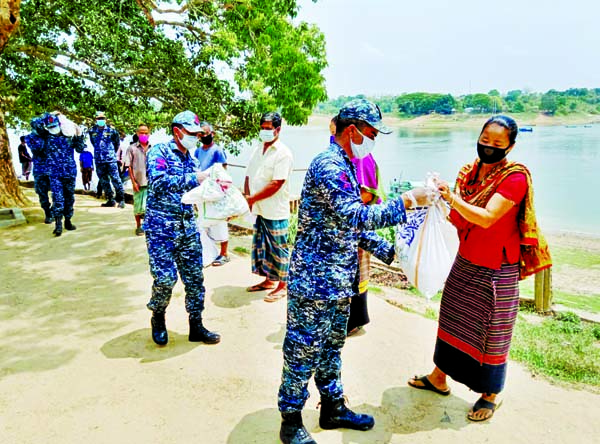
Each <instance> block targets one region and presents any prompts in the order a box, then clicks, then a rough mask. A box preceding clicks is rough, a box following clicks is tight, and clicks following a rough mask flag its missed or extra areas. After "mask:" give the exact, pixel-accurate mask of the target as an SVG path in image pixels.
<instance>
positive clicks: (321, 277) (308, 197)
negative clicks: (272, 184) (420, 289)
mask: <svg viewBox="0 0 600 444" xmlns="http://www.w3.org/2000/svg"><path fill="white" fill-rule="evenodd" d="M380 132H381V133H384V134H387V133H389V130H388V129H387V128H386V127H385V126H384V125H383V123H382V121H381V112H380V110H379V108H378V107H377V106H376V105H375V104H373V103H371V102H369V101H367V100H364V99H357V100H353V101H351V102H349V103H347V104H346V105H344V107H343V108H342V109H341V110H340V112H339V114H338V116H337V126H336V132H335V137H334V140H333V142H332V143H331V144H330V146H329V148H328V149H327V150H325V151H323V152H321V153H320V154H318V155H317V156H316V157H315V158H314V159H313V161H312V163H311V164H310V167H309V169H308V172H307V174H306V177H305V179H304V185H303V189H302V194H301V201H300V207H299V211H298V234H297V238H296V244H295V246H294V249H293V253H292V256H291V261H290V269H289V282H288V309H287V327H286V335H285V340H284V343H283V358H284V365H283V372H282V378H281V386H280V388H279V397H278V406H279V411H280V412H281V415H282V423H281V429H280V439H281V441H282V442H283V443H284V444H314V443H315V441H314V440H313V439H312V437H311V436H310V434H309V433H308V431H307V430H306V428H305V427H304V425H303V423H302V414H301V411H302V408H303V407H304V404H305V402H306V400H307V398H308V390H307V385H308V381H309V379H310V378H311V377H312V375H313V374H314V378H315V383H316V386H317V388H318V389H319V393H320V395H321V411H320V417H319V425H320V426H321V428H323V429H335V428H349V429H355V430H369V429H371V428H372V427H373V425H374V424H375V421H374V419H373V417H372V416H370V415H365V414H357V413H355V412H353V411H352V410H350V409H348V407H347V406H346V405H345V402H344V392H343V387H342V383H341V380H340V374H341V365H342V362H341V357H340V354H341V350H342V347H343V346H344V342H345V339H346V325H347V323H348V316H349V313H350V300H351V297H352V296H353V289H352V285H351V283H352V282H353V280H354V278H355V276H356V272H357V265H358V247H359V246H360V247H361V248H363V249H365V250H367V251H369V252H371V253H373V254H374V255H375V256H376V257H378V258H379V259H381V260H382V261H384V262H386V263H391V262H392V260H393V258H394V254H395V252H394V247H393V246H392V245H391V244H389V243H388V242H386V241H385V240H383V239H382V238H380V237H379V236H377V235H376V234H375V233H374V232H373V231H372V230H375V229H377V228H382V227H386V226H392V225H396V224H398V223H402V222H404V221H405V220H406V213H405V208H406V207H408V206H409V205H411V202H412V200H411V199H410V198H409V196H405V195H403V196H400V197H398V198H395V199H390V200H389V201H387V202H385V203H382V204H380V205H372V206H369V205H364V204H363V202H362V200H361V197H360V185H359V183H358V180H357V178H356V172H355V168H354V166H353V164H352V162H351V159H352V158H354V157H357V158H362V157H365V156H367V155H368V154H369V153H371V152H372V150H373V148H374V145H375V140H376V138H377V136H378V134H379V133H380ZM412 193H413V195H414V199H415V200H416V202H417V203H418V204H425V203H426V202H427V199H428V194H427V192H426V190H424V189H417V190H413V191H412ZM411 197H413V196H411Z"/></svg>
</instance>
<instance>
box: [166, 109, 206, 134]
mask: <svg viewBox="0 0 600 444" xmlns="http://www.w3.org/2000/svg"><path fill="white" fill-rule="evenodd" d="M173 123H178V124H180V125H183V127H184V128H185V129H186V130H188V131H189V132H190V133H199V132H201V131H202V126H200V119H199V118H198V116H197V115H196V114H194V113H193V112H191V111H183V112H181V113H179V114H177V115H176V116H175V117H173Z"/></svg>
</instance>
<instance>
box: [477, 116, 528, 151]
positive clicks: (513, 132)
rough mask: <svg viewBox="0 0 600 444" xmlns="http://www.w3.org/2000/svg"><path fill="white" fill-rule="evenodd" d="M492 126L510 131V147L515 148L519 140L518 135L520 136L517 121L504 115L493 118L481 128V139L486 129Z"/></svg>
mask: <svg viewBox="0 0 600 444" xmlns="http://www.w3.org/2000/svg"><path fill="white" fill-rule="evenodd" d="M492 124H496V125H499V126H501V127H502V128H506V129H507V130H508V131H509V133H508V141H509V145H508V146H513V144H514V143H515V141H516V140H517V134H519V127H518V126H517V122H515V119H513V118H512V117H508V116H504V115H502V114H498V115H497V116H492V117H490V118H489V119H488V120H487V122H485V123H484V124H483V128H481V133H479V137H481V135H482V134H483V132H484V131H485V129H486V128H487V127H488V126H490V125H492Z"/></svg>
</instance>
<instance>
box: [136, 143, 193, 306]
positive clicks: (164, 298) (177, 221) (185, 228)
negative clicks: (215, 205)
mask: <svg viewBox="0 0 600 444" xmlns="http://www.w3.org/2000/svg"><path fill="white" fill-rule="evenodd" d="M147 164H148V199H147V203H146V216H145V219H144V231H145V232H146V245H147V247H148V256H149V262H150V273H151V274H152V277H153V278H154V282H153V284H152V295H151V297H150V301H149V302H148V304H147V307H148V308H149V309H150V310H152V311H157V312H164V311H165V310H166V308H167V306H168V305H169V301H170V299H171V294H172V291H173V287H174V286H175V283H176V282H177V272H178V271H179V275H180V276H181V280H182V281H183V283H184V285H185V308H186V310H187V312H188V313H190V314H191V313H201V312H202V311H203V309H204V293H205V289H204V275H203V273H202V245H201V243H200V234H199V233H198V230H197V228H196V222H195V218H194V210H193V206H192V205H186V204H183V203H181V197H182V196H183V194H184V193H186V192H187V191H189V190H191V189H192V188H195V187H197V186H198V185H200V184H199V182H198V179H197V178H196V170H197V164H196V161H195V159H194V158H193V156H192V155H191V154H190V152H189V151H188V152H186V153H185V154H184V153H182V152H181V151H180V150H179V148H178V147H177V145H176V144H175V142H174V141H173V140H172V141H171V142H169V143H167V144H158V145H154V146H152V148H151V149H150V150H149V151H148V154H147Z"/></svg>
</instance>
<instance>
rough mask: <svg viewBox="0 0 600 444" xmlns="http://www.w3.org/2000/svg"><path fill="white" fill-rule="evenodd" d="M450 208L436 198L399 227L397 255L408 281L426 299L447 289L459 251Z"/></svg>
mask: <svg viewBox="0 0 600 444" xmlns="http://www.w3.org/2000/svg"><path fill="white" fill-rule="evenodd" d="M449 211H450V210H449V209H448V207H447V205H446V204H445V203H444V201H443V200H442V199H441V198H440V197H439V195H437V196H436V198H435V199H434V203H433V204H432V205H430V206H429V207H427V208H425V209H421V210H416V211H413V212H411V213H410V214H409V215H408V216H407V223H406V224H404V225H398V227H397V228H396V256H397V257H398V260H399V261H400V265H401V267H402V270H403V271H404V273H405V274H406V277H407V278H408V281H409V282H410V283H411V284H412V285H414V286H415V287H416V288H417V290H419V291H420V292H421V293H422V294H423V295H425V297H427V299H430V298H431V297H433V296H434V295H435V294H437V292H438V291H440V290H441V289H442V288H443V287H444V283H445V282H446V278H447V277H448V273H449V272H450V268H451V267H452V264H453V262H454V259H455V257H456V253H457V252H458V234H457V232H456V228H455V227H454V226H453V225H452V224H451V223H450V222H448V220H447V219H446V218H447V216H448V213H449Z"/></svg>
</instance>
